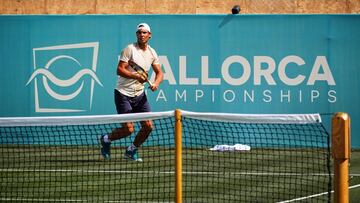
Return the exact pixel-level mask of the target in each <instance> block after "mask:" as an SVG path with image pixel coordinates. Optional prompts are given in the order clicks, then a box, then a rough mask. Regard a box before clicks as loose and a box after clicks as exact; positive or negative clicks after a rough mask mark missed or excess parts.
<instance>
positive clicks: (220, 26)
mask: <svg viewBox="0 0 360 203" xmlns="http://www.w3.org/2000/svg"><path fill="white" fill-rule="evenodd" d="M234 17H235V15H233V14H228V15H226V16H225V17H224V18H223V20H222V21H221V22H220V24H219V25H218V28H222V27H224V26H225V25H226V24H228V23H229V22H230V21H231V20H232V19H234Z"/></svg>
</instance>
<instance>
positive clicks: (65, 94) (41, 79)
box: [0, 15, 360, 147]
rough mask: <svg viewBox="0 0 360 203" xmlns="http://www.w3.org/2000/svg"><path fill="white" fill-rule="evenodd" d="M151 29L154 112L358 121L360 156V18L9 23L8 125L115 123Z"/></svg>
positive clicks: (23, 19) (2, 33) (3, 66)
mask: <svg viewBox="0 0 360 203" xmlns="http://www.w3.org/2000/svg"><path fill="white" fill-rule="evenodd" d="M141 22H146V23H148V24H149V25H150V26H151V30H152V38H151V40H150V44H151V46H152V47H153V48H155V49H156V51H157V53H158V55H159V56H160V61H161V64H162V69H163V71H164V74H165V75H164V82H163V83H162V85H161V88H160V89H159V90H158V91H157V92H151V91H148V92H147V94H148V98H149V100H150V102H151V106H152V109H153V111H167V110H172V109H176V108H180V109H184V110H189V111H201V112H227V113H257V114H267V113H289V114H292V113H323V114H325V116H324V118H325V119H324V120H325V124H326V125H327V127H328V126H329V119H330V116H331V114H332V113H334V112H339V111H342V112H348V113H349V114H350V116H351V118H352V146H353V147H360V137H359V136H357V134H359V133H360V125H359V122H360V110H359V108H358V105H359V104H360V93H359V92H360V91H359V79H360V61H359V56H360V55H359V53H360V38H359V36H360V15H83V16H76V15H74V16H71V15H70V16H68V15H67V16H58V15H56V16H37V15H35V16H33V15H32V16H0V44H1V46H0V79H1V80H0V90H1V91H0V98H1V99H0V108H1V109H0V116H1V117H8V116H58V115H95V114H115V113H116V111H115V106H114V101H113V100H114V99H113V89H114V87H115V83H116V79H117V76H116V67H117V63H118V58H119V54H120V52H121V49H122V48H123V47H125V46H126V45H127V44H129V43H132V42H135V41H136V35H135V28H136V25H137V24H139V23H141ZM150 75H152V73H150ZM152 77H154V75H152Z"/></svg>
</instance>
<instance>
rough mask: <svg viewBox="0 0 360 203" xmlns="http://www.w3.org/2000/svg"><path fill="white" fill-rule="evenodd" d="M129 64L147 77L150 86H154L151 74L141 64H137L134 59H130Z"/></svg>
mask: <svg viewBox="0 0 360 203" xmlns="http://www.w3.org/2000/svg"><path fill="white" fill-rule="evenodd" d="M129 66H130V67H131V68H132V69H133V70H134V71H135V72H136V73H138V74H139V75H141V76H142V77H143V78H145V79H146V82H147V83H149V85H150V87H152V86H153V84H152V82H151V81H150V80H149V75H148V73H147V71H145V70H144V69H143V68H142V67H141V66H139V65H138V64H136V63H135V62H134V61H129Z"/></svg>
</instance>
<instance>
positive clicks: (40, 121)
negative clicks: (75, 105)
mask: <svg viewBox="0 0 360 203" xmlns="http://www.w3.org/2000/svg"><path fill="white" fill-rule="evenodd" d="M181 115H182V116H185V117H190V118H195V119H200V120H208V121H221V122H227V121H231V122H237V123H274V124H276V123H279V124H308V123H321V116H320V114H230V113H211V112H206V113H199V112H191V111H185V110H181ZM174 116H175V113H174V111H162V112H149V113H134V114H121V115H117V114H114V115H92V116H53V117H3V118H0V127H6V126H53V125H92V124H108V123H125V122H138V121H143V120H154V119H161V118H167V117H174Z"/></svg>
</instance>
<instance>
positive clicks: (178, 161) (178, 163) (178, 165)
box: [175, 109, 182, 203]
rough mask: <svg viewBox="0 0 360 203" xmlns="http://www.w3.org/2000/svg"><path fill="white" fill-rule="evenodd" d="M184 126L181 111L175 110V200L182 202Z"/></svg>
mask: <svg viewBox="0 0 360 203" xmlns="http://www.w3.org/2000/svg"><path fill="white" fill-rule="evenodd" d="M181 137H182V126H181V111H180V110H179V109H176V110H175V191H176V192H175V202H176V203H181V202H182V140H181Z"/></svg>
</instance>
